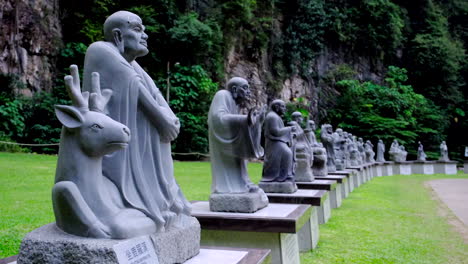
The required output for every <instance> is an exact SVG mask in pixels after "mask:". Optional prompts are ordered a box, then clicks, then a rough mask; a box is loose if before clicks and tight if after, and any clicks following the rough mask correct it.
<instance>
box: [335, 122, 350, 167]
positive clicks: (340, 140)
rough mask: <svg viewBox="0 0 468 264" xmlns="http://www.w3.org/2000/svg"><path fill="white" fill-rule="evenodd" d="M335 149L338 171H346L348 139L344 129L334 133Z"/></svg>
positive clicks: (338, 129)
mask: <svg viewBox="0 0 468 264" xmlns="http://www.w3.org/2000/svg"><path fill="white" fill-rule="evenodd" d="M333 138H334V149H335V158H336V159H335V165H336V169H337V170H344V169H346V163H347V161H346V151H345V149H346V139H345V137H344V135H343V129H341V128H337V129H336V131H335V133H333Z"/></svg>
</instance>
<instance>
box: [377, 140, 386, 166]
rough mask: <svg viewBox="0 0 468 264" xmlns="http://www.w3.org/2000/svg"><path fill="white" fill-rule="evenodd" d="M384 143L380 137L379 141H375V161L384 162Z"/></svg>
mask: <svg viewBox="0 0 468 264" xmlns="http://www.w3.org/2000/svg"><path fill="white" fill-rule="evenodd" d="M384 153H385V144H384V143H383V141H382V140H381V139H379V143H377V162H385V157H384Z"/></svg>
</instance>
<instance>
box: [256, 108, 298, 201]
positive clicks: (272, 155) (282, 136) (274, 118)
mask: <svg viewBox="0 0 468 264" xmlns="http://www.w3.org/2000/svg"><path fill="white" fill-rule="evenodd" d="M285 111H286V104H285V103H284V102H283V101H282V100H278V99H277V100H274V101H273V102H272V103H271V105H270V111H269V112H268V114H267V115H266V118H265V124H264V129H265V131H264V135H265V160H264V163H263V172H262V180H261V181H260V183H259V187H260V188H262V189H263V190H264V191H265V192H268V193H272V192H274V193H293V192H295V191H297V186H296V184H295V182H294V155H293V151H292V150H291V147H293V148H294V146H293V144H294V143H293V140H294V137H295V135H296V134H295V133H296V132H297V126H298V124H293V126H290V127H285V126H284V123H283V120H282V119H281V117H282V116H283V115H284V113H285Z"/></svg>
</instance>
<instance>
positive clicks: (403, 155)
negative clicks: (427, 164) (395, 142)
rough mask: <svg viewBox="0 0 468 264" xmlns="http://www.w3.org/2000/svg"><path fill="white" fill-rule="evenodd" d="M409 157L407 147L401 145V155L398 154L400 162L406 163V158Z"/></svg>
mask: <svg viewBox="0 0 468 264" xmlns="http://www.w3.org/2000/svg"><path fill="white" fill-rule="evenodd" d="M407 155H408V152H406V149H405V146H403V145H400V153H399V154H398V160H397V161H398V162H403V161H406V156H407Z"/></svg>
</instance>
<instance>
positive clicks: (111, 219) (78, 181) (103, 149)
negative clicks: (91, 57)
mask: <svg viewBox="0 0 468 264" xmlns="http://www.w3.org/2000/svg"><path fill="white" fill-rule="evenodd" d="M70 70H71V76H70V75H68V76H66V77H65V86H66V88H67V91H68V94H69V95H70V97H71V99H72V102H73V106H66V105H57V106H55V111H56V114H57V118H58V119H59V120H60V122H61V123H62V124H63V128H62V134H61V137H60V148H59V156H58V161H57V169H56V174H55V185H54V187H53V189H52V202H53V207H54V213H55V219H56V224H57V226H58V227H59V228H60V229H62V230H63V231H65V232H67V233H69V234H73V235H77V236H84V237H92V238H114V239H123V238H131V237H136V236H142V235H146V234H151V233H154V232H155V231H156V224H155V223H154V222H153V221H152V220H151V219H150V218H148V217H147V216H146V215H145V214H144V213H143V212H141V211H139V210H136V209H133V208H130V207H128V206H127V205H126V204H125V203H124V201H123V200H122V197H121V195H120V192H119V190H118V189H117V187H116V186H115V184H114V183H113V182H112V181H111V180H109V179H108V178H107V177H105V176H103V175H102V157H103V156H104V155H106V154H110V153H112V152H114V151H117V150H119V149H122V148H125V147H126V146H127V145H128V143H129V141H130V130H129V129H128V127H126V126H125V125H123V124H121V123H119V122H116V121H114V120H112V119H111V118H110V117H108V116H106V115H105V114H104V113H103V111H104V108H105V106H106V104H107V102H108V101H109V99H110V97H111V95H112V91H111V90H103V91H102V93H101V90H100V87H99V74H97V73H93V74H92V84H91V94H90V93H88V92H84V93H83V94H82V93H81V89H80V80H79V76H78V68H77V67H76V65H72V66H71V67H70Z"/></svg>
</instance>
